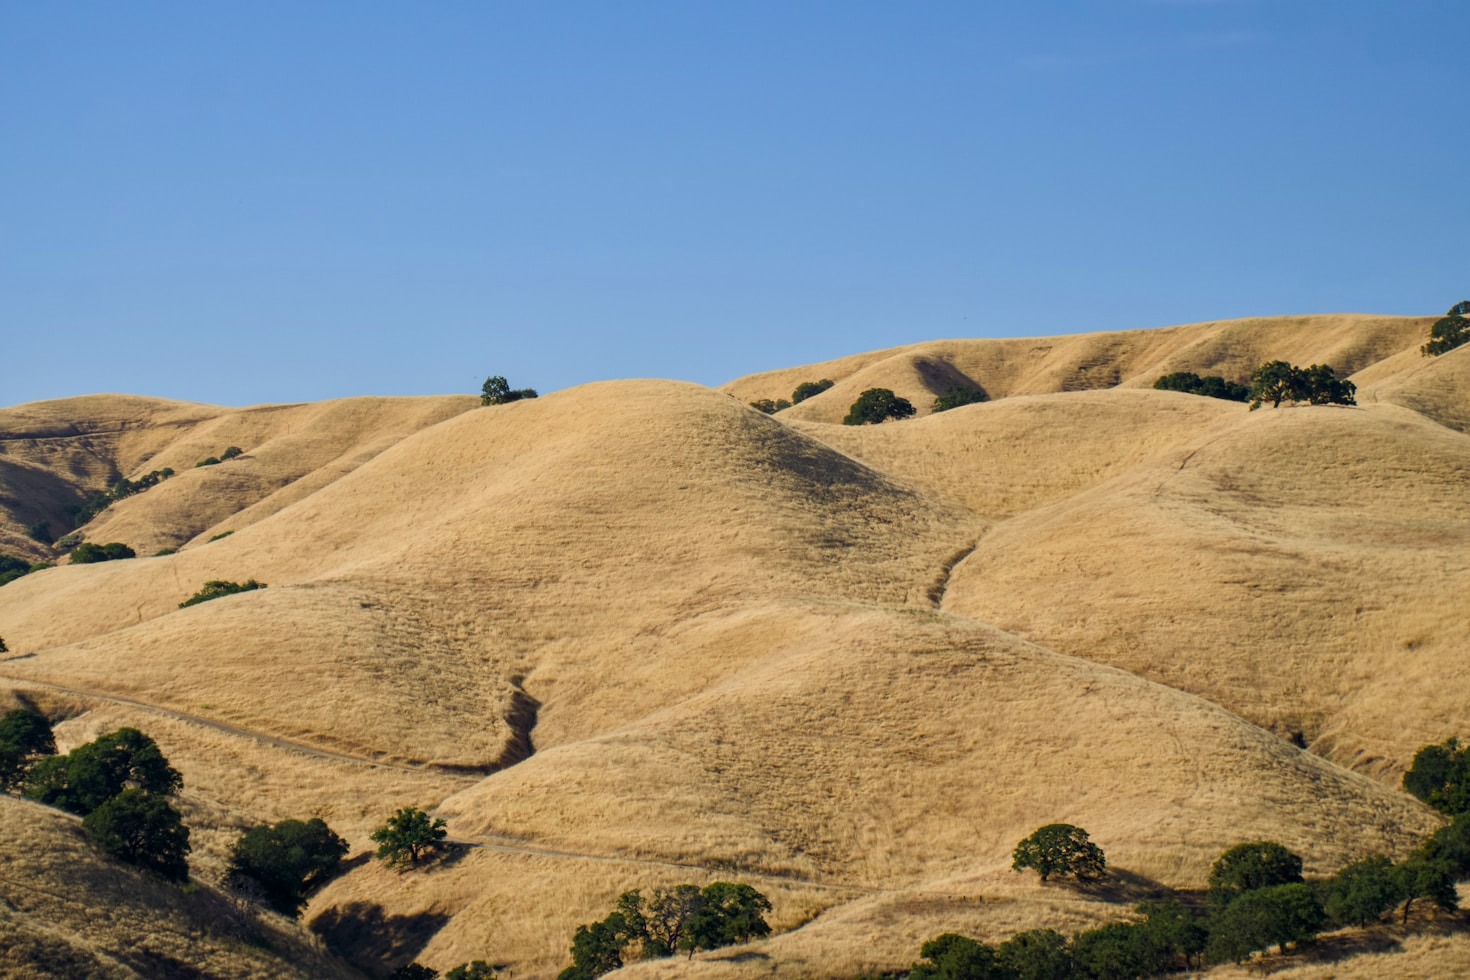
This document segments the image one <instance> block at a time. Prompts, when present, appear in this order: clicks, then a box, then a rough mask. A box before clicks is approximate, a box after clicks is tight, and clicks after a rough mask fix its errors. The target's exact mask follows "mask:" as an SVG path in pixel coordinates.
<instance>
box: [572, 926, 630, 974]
mask: <svg viewBox="0 0 1470 980" xmlns="http://www.w3.org/2000/svg"><path fill="white" fill-rule="evenodd" d="M626 932H627V924H626V923H625V922H624V921H623V917H622V916H621V915H619V914H618V913H617V912H614V913H613V914H612V915H609V916H608V917H607V918H606V919H603V920H602V921H601V922H592V923H589V924H588V925H585V926H578V927H577V933H576V935H574V936H573V937H572V965H571V966H569V967H567V968H566V969H565V970H563V971H561V973H559V974H557V980H594V978H595V977H600V976H602V975H603V974H604V973H611V972H612V971H614V970H619V969H622V966H623V945H624V944H625V943H626V942H627V937H626Z"/></svg>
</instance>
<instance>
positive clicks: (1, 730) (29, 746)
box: [0, 641, 56, 755]
mask: <svg viewBox="0 0 1470 980" xmlns="http://www.w3.org/2000/svg"><path fill="white" fill-rule="evenodd" d="M4 649H5V644H4V642H3V641H0V651H3V650H4ZM0 745H8V746H10V747H11V748H14V749H18V750H20V751H22V752H24V753H26V754H27V755H53V754H55V752H56V738H55V736H53V735H52V733H51V722H49V721H47V720H46V717H45V716H44V715H38V714H36V713H35V712H34V711H27V710H26V709H24V708H14V709H12V710H10V711H7V712H5V714H4V715H0Z"/></svg>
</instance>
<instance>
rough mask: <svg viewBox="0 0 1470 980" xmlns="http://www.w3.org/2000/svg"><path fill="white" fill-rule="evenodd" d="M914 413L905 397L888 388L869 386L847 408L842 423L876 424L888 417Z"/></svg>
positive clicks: (912, 407) (895, 417) (906, 416)
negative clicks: (900, 396)
mask: <svg viewBox="0 0 1470 980" xmlns="http://www.w3.org/2000/svg"><path fill="white" fill-rule="evenodd" d="M913 414H914V406H913V404H912V403H911V402H910V401H909V400H908V399H907V398H899V397H898V396H897V395H895V394H894V393H893V392H892V391H891V390H890V389H888V388H869V389H868V390H867V391H865V392H863V393H862V394H861V395H859V396H858V399H857V401H855V402H853V403H852V407H851V408H849V409H848V410H847V417H846V418H844V419H843V420H842V424H843V425H878V424H879V423H881V422H886V421H887V420H888V419H906V418H910V417H911V416H912V415H913Z"/></svg>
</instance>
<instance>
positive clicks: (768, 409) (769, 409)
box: [750, 398, 791, 415]
mask: <svg viewBox="0 0 1470 980" xmlns="http://www.w3.org/2000/svg"><path fill="white" fill-rule="evenodd" d="M750 407H751V408H753V409H755V410H756V411H757V412H764V413H765V414H767V415H775V414H776V413H777V412H779V411H782V410H783V409H787V408H790V407H791V403H790V402H789V401H787V400H786V399H784V398H778V399H776V400H775V401H771V400H770V399H769V398H760V399H757V400H756V401H753V402H751V403H750Z"/></svg>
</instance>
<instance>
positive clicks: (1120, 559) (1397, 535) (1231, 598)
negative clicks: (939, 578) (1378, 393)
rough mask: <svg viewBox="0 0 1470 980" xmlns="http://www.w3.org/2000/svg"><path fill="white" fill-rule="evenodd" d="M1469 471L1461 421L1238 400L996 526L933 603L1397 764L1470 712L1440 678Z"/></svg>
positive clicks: (1453, 668)
mask: <svg viewBox="0 0 1470 980" xmlns="http://www.w3.org/2000/svg"><path fill="white" fill-rule="evenodd" d="M1160 394H1163V393H1160ZM1167 397H1169V398H1171V399H1188V398H1191V397H1192V396H1188V395H1169V396H1167ZM1467 485H1470V437H1467V436H1465V435H1462V434H1460V433H1458V432H1454V431H1452V430H1449V429H1446V428H1443V427H1441V426H1439V425H1436V424H1434V423H1431V422H1429V421H1428V420H1426V419H1424V418H1423V417H1421V416H1418V415H1416V414H1413V413H1411V412H1408V411H1405V410H1403V409H1399V408H1396V407H1393V406H1388V405H1378V406H1371V407H1367V408H1359V409H1352V408H1340V407H1335V406H1329V407H1301V408H1295V409H1279V410H1276V411H1263V412H1256V413H1244V414H1242V415H1240V416H1237V417H1233V418H1232V419H1231V420H1230V421H1228V422H1226V423H1225V424H1222V425H1219V426H1216V427H1214V428H1213V429H1211V430H1210V431H1209V432H1208V433H1207V434H1205V435H1202V436H1201V437H1199V438H1197V439H1194V440H1189V441H1186V442H1184V443H1183V444H1181V445H1180V446H1178V447H1177V448H1176V450H1175V451H1174V452H1172V453H1170V454H1165V455H1164V456H1161V457H1158V458H1155V459H1153V460H1150V461H1148V462H1146V463H1144V464H1142V465H1140V466H1138V467H1135V468H1134V469H1132V470H1130V471H1129V472H1127V473H1125V474H1122V475H1119V476H1115V477H1113V478H1111V479H1110V480H1109V481H1107V482H1104V483H1102V484H1100V485H1098V486H1096V487H1094V488H1091V489H1089V490H1087V491H1084V492H1083V493H1080V494H1077V495H1075V496H1073V497H1070V498H1067V499H1065V500H1062V501H1059V502H1056V503H1053V504H1050V505H1048V506H1046V507H1043V508H1039V509H1037V510H1035V511H1032V512H1030V513H1027V514H1024V515H1021V516H1018V517H1016V518H1014V519H1012V520H1011V521H1008V522H1007V523H1006V524H1004V525H1002V526H999V527H997V528H995V529H994V530H993V531H992V532H991V533H990V534H988V535H987V536H986V537H985V538H984V539H983V540H982V541H981V542H980V544H979V546H978V547H977V548H976V550H975V552H974V553H973V554H971V555H970V556H969V557H968V558H966V559H965V561H964V562H963V563H961V564H960V565H959V567H958V568H957V569H956V571H955V575H954V577H953V580H952V583H951V587H950V589H949V592H948V595H947V597H946V605H945V608H946V609H950V610H953V611H955V612H957V613H960V614H962V615H966V616H970V617H974V618H977V619H981V620H983V621H985V622H990V623H994V624H995V625H997V626H1000V627H1002V628H1005V629H1010V630H1013V631H1015V632H1017V633H1018V634H1020V635H1023V636H1026V637H1028V638H1030V639H1033V640H1035V641H1036V642H1039V643H1043V644H1045V645H1047V646H1049V647H1051V648H1053V649H1056V650H1059V651H1063V652H1067V653H1072V654H1075V655H1077V656H1083V657H1088V658H1092V659H1096V660H1101V661H1104V662H1107V663H1112V664H1115V665H1117V666H1121V667H1124V668H1126V669H1129V670H1132V671H1135V672H1137V673H1140V674H1142V675H1144V676H1148V677H1152V678H1154V679H1156V680H1159V681H1161V682H1163V683H1167V684H1169V685H1171V686H1173V687H1177V688H1180V689H1182V690H1189V691H1194V692H1195V693H1198V694H1201V695H1203V696H1205V697H1208V698H1210V699H1212V700H1214V701H1216V702H1217V703H1219V704H1222V705H1225V706H1226V707H1229V708H1230V709H1231V710H1233V711H1236V712H1237V713H1239V714H1241V715H1242V716H1243V717H1246V718H1248V719H1250V720H1252V721H1254V722H1256V723H1257V724H1261V725H1264V726H1267V727H1269V728H1271V729H1273V730H1275V731H1277V732H1279V733H1281V734H1283V735H1289V734H1291V733H1292V732H1301V733H1303V734H1304V736H1305V738H1306V739H1307V740H1308V741H1312V742H1317V743H1318V746H1317V747H1318V749H1319V751H1323V752H1330V753H1332V754H1333V757H1334V758H1336V759H1338V760H1339V761H1341V762H1343V763H1345V764H1352V765H1361V766H1367V767H1370V768H1378V767H1383V768H1384V769H1385V770H1386V772H1387V774H1388V775H1389V776H1390V777H1393V778H1396V776H1397V774H1398V773H1400V772H1402V767H1403V765H1404V764H1406V763H1407V761H1408V760H1409V759H1410V758H1411V757H1412V755H1413V752H1414V751H1415V749H1417V748H1418V747H1419V746H1422V745H1424V744H1426V743H1428V742H1431V741H1441V740H1443V739H1444V738H1446V737H1448V736H1449V735H1451V734H1454V732H1455V731H1456V726H1457V725H1458V723H1459V721H1460V720H1461V719H1463V718H1465V717H1466V716H1467V709H1470V691H1467V690H1466V689H1465V688H1464V687H1463V686H1461V685H1458V684H1453V683H1448V684H1447V683H1445V681H1446V680H1447V679H1449V678H1453V677H1455V676H1456V675H1457V674H1458V670H1459V668H1458V666H1457V665H1458V664H1459V663H1460V662H1461V659H1462V657H1463V654H1464V639H1463V638H1464V635H1465V626H1466V625H1467V615H1470V606H1467V604H1466V603H1465V601H1464V597H1465V595H1466V592H1467V589H1470V566H1467V564H1466V561H1465V556H1466V555H1467V554H1470V512H1467V511H1466V510H1465V508H1464V506H1463V500H1464V497H1463V492H1464V488H1465V487H1466V486H1467Z"/></svg>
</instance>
